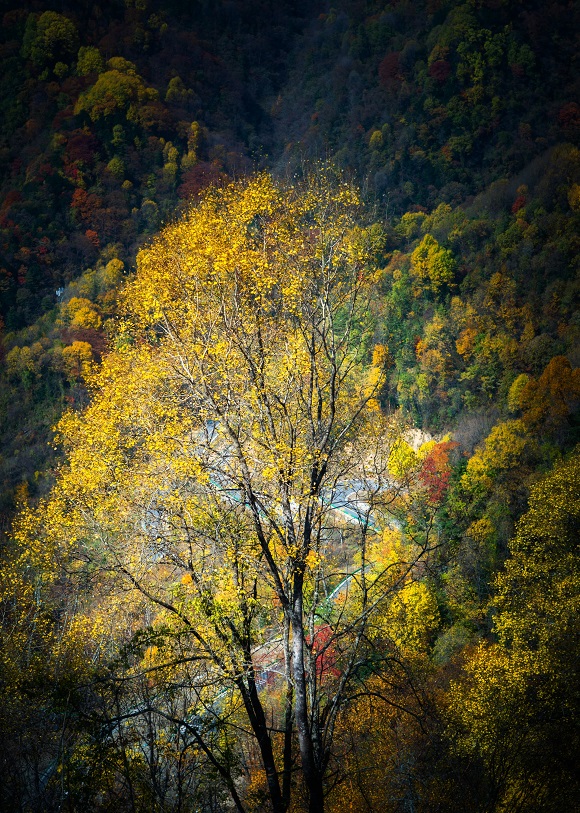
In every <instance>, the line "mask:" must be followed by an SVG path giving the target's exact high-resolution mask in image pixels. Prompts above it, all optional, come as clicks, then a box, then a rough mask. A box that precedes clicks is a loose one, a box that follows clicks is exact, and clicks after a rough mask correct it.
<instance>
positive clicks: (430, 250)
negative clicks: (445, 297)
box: [411, 234, 455, 294]
mask: <svg viewBox="0 0 580 813" xmlns="http://www.w3.org/2000/svg"><path fill="white" fill-rule="evenodd" d="M454 269H455V260H454V259H453V254H452V252H451V251H450V250H449V249H446V248H443V247H442V246H440V245H439V243H438V242H437V240H435V238H434V237H432V236H431V235H430V234H426V235H425V236H424V237H423V239H422V240H421V242H420V243H419V245H418V246H417V248H416V249H415V250H414V251H413V253H412V254H411V272H412V274H413V275H414V276H415V277H416V278H417V279H418V280H419V281H420V282H421V283H425V284H426V285H427V286H428V287H430V289H431V290H432V291H433V293H435V294H437V293H438V292H439V290H440V289H441V288H442V287H443V286H444V285H450V284H451V283H452V282H453V274H454Z"/></svg>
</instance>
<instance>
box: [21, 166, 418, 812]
mask: <svg viewBox="0 0 580 813" xmlns="http://www.w3.org/2000/svg"><path fill="white" fill-rule="evenodd" d="M360 216H361V204H360V201H359V197H358V194H357V192H356V190H354V189H353V188H352V187H351V186H350V185H348V184H346V183H344V182H342V181H341V180H340V179H336V178H332V177H331V176H330V175H329V174H328V173H324V172H323V173H319V174H317V175H315V176H314V177H312V178H310V179H309V180H308V181H307V182H304V183H303V184H302V185H299V186H296V187H289V186H281V185H277V184H276V183H274V182H273V180H272V179H271V178H270V177H269V176H267V175H259V176H257V177H255V178H253V179H251V180H250V181H247V182H243V183H236V184H233V185H230V186H227V187H225V188H222V189H213V190H210V191H209V192H208V193H207V194H206V196H205V197H204V199H203V200H202V201H201V203H200V204H199V205H198V206H197V207H195V208H192V209H191V210H190V211H189V212H188V213H187V214H186V215H184V216H183V217H182V218H181V219H180V220H179V221H177V222H176V223H175V224H173V225H171V226H169V227H167V228H166V229H165V230H164V231H163V232H162V233H161V234H160V235H159V236H158V237H157V238H156V239H155V240H153V241H152V242H151V244H150V245H149V246H147V247H146V248H144V249H143V250H142V251H141V252H140V254H139V256H138V261H137V266H138V268H137V274H136V276H135V278H134V279H133V280H132V281H131V282H130V283H129V284H128V286H127V288H126V290H125V293H124V308H125V317H124V321H123V323H122V325H121V326H120V329H119V334H118V336H117V350H115V351H114V352H112V353H111V354H110V355H109V356H108V357H107V358H106V359H105V360H104V363H103V365H102V367H101V369H100V370H99V371H97V372H96V373H94V374H92V378H91V380H90V386H91V389H92V393H93V398H92V403H91V405H90V406H89V407H88V408H87V410H85V411H84V412H82V413H70V414H67V415H66V416H65V417H64V418H63V419H62V421H61V422H60V425H59V429H58V431H59V436H60V439H61V441H62V443H63V445H64V448H65V451H66V453H67V455H68V463H67V465H66V466H65V467H64V468H63V470H62V472H61V474H60V477H59V478H58V481H57V484H56V486H55V488H54V489H53V492H52V494H51V495H50V496H49V497H48V499H47V500H46V501H45V502H43V504H42V505H41V507H40V510H39V511H38V513H37V515H36V529H35V534H36V535H37V536H40V537H45V538H51V539H52V540H54V539H58V540H59V544H61V545H63V544H65V546H66V547H67V550H68V551H69V553H68V554H67V555H68V556H70V557H71V558H72V560H73V561H76V562H77V565H76V567H77V568H78V569H79V570H80V571H84V570H86V568H87V567H90V568H91V569H92V571H95V570H96V571H98V572H100V573H102V574H103V576H102V578H101V579H100V580H99V582H100V584H101V587H100V588H98V589H97V588H95V591H94V592H93V594H92V597H91V598H87V602H90V601H93V602H95V603H98V604H99V606H100V607H101V611H102V608H103V606H106V607H109V608H110V615H111V618H116V619H118V621H117V631H118V635H119V637H120V639H121V640H124V641H125V642H127V643H128V644H129V643H131V642H133V644H134V646H133V648H132V649H131V648H129V649H130V651H131V652H132V656H131V658H129V657H128V656H127V657H126V658H125V661H124V664H125V665H124V670H125V671H124V673H123V680H124V683H123V685H124V686H126V685H127V684H128V682H129V681H130V680H131V679H134V680H135V681H137V680H141V681H143V676H147V679H146V681H145V683H144V684H143V685H145V689H146V691H144V695H143V697H142V699H141V701H140V705H139V704H138V703H137V701H136V700H135V694H134V693H131V694H130V697H131V700H130V701H129V700H127V701H120V700H118V697H119V695H118V694H117V703H118V705H119V713H118V721H119V722H118V724H117V725H118V728H117V729H115V728H113V729H112V731H113V733H112V734H111V736H115V731H116V732H117V736H118V732H119V731H120V730H121V728H120V726H121V722H120V721H121V720H124V721H128V720H134V719H136V718H138V716H139V715H140V714H141V715H149V717H148V719H150V718H151V715H154V716H155V715H156V716H157V719H163V720H165V721H167V722H168V723H171V724H174V725H177V729H176V730H177V734H176V736H177V737H178V738H179V737H187V738H188V743H189V745H188V747H189V748H190V750H194V749H197V750H198V751H200V753H203V754H204V755H205V758H206V759H207V761H208V765H209V766H210V768H211V769H212V770H213V771H214V773H215V774H216V776H217V777H219V778H220V779H221V781H222V782H223V785H224V787H226V788H227V791H228V792H229V794H230V795H231V798H232V800H233V802H234V804H235V806H236V808H237V809H238V810H244V809H251V807H247V805H252V804H255V802H251V801H250V802H247V803H246V802H245V801H244V798H243V797H244V784H243V782H242V781H241V779H240V773H239V768H238V767H236V763H235V761H232V759H231V757H230V756H229V754H231V749H230V746H229V745H228V743H229V742H230V740H228V737H230V739H231V731H237V732H238V734H237V736H239V737H242V739H244V742H245V743H246V745H245V750H246V753H247V754H249V757H248V758H249V759H250V760H254V761H255V762H256V763H257V764H260V765H261V767H262V769H263V775H264V776H265V787H266V793H267V795H268V797H269V800H270V801H269V804H270V806H271V809H272V810H274V811H277V812H278V811H286V810H288V808H289V806H290V803H291V796H292V793H293V792H294V791H296V792H297V793H298V794H302V793H303V794H304V796H305V798H307V799H308V802H307V805H308V809H309V810H310V811H317V813H319V812H320V811H322V810H323V809H324V795H325V779H326V777H327V775H328V772H329V765H331V761H332V758H333V750H332V746H333V733H334V729H335V725H336V722H337V719H338V716H339V715H340V714H341V713H342V712H343V710H344V709H345V707H346V705H347V701H348V698H349V696H350V695H351V694H352V692H351V688H352V685H353V683H356V684H357V685H359V684H360V682H361V678H360V675H361V670H363V666H362V665H364V663H366V661H367V660H368V652H369V647H371V646H372V644H371V643H370V639H369V637H368V636H367V635H366V630H367V629H368V625H369V623H370V621H371V619H372V618H373V617H374V614H375V613H377V612H378V611H379V610H381V609H382V608H383V607H384V606H385V602H388V601H389V599H390V597H391V596H392V594H393V592H395V591H397V590H398V589H399V588H400V587H402V586H403V585H404V584H405V585H407V584H408V581H409V575H410V574H412V572H413V569H414V568H415V567H416V564H417V561H418V560H419V559H420V558H422V557H424V556H425V555H426V554H427V552H428V550H429V548H430V546H431V544H432V542H431V528H432V524H431V523H430V522H426V523H425V524H424V526H421V527H419V525H420V523H419V525H417V530H416V534H415V535H414V536H413V538H411V536H412V535H409V534H408V535H407V538H406V544H405V549H404V552H403V554H402V558H401V562H400V563H394V562H392V561H390V560H389V559H388V557H386V558H385V563H384V566H382V567H380V566H377V565H376V563H371V562H370V561H369V550H370V549H372V545H369V539H371V538H374V537H376V536H377V532H379V531H380V530H381V529H382V527H384V526H385V523H387V521H388V520H387V516H388V512H389V510H392V509H393V508H394V506H396V505H398V504H400V505H401V513H402V515H405V513H406V508H405V503H406V502H408V500H409V499H410V497H409V477H407V475H406V470H405V471H401V472H398V473H397V479H396V480H391V479H390V477H389V473H388V461H389V458H390V456H391V454H392V449H393V443H395V441H397V438H398V437H399V434H400V432H399V430H398V428H397V427H396V425H395V423H394V422H393V421H391V420H389V419H387V417H385V416H384V415H383V414H382V413H381V411H380V409H379V407H378V401H377V396H378V394H379V391H380V388H381V387H382V385H383V374H382V372H381V371H380V370H379V371H377V370H378V368H377V365H375V367H372V365H371V359H372V336H373V325H372V319H371V309H370V306H369V302H370V298H371V296H372V294H373V285H374V283H375V271H374V267H373V263H372V259H373V254H374V253H376V251H377V247H378V244H379V243H380V240H381V235H380V232H379V231H377V229H376V228H372V227H371V228H369V229H365V228H361V227H360V226H359V225H358V222H359V220H360ZM383 366H384V365H383ZM375 368H376V369H375ZM381 369H382V367H381ZM397 442H398V441H397ZM411 471H412V472H415V469H414V468H412V470H411ZM415 473H416V472H415ZM371 564H372V565H373V566H372V567H371ZM135 641H137V643H139V645H140V646H141V650H139V647H138V646H137V644H136V643H135ZM127 651H129V650H127ZM139 652H141V654H139ZM363 671H364V670H363ZM367 671H368V669H367ZM184 687H187V691H185V688H184ZM176 697H179V698H181V700H179V701H177V700H176V699H175V698H176ZM184 698H187V699H184ZM124 724H125V723H124ZM228 731H229V732H230V733H229V734H228ZM224 738H225V739H224ZM297 766H299V768H300V770H299V771H297V770H296V768H297Z"/></svg>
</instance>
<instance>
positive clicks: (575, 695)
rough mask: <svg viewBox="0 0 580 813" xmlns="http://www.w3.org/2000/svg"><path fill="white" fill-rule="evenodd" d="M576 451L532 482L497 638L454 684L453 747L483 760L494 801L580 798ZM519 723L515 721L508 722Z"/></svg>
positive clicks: (579, 458) (564, 804)
mask: <svg viewBox="0 0 580 813" xmlns="http://www.w3.org/2000/svg"><path fill="white" fill-rule="evenodd" d="M579 531H580V455H579V454H578V452H577V451H576V452H575V453H574V454H572V455H571V456H570V457H569V458H568V459H567V460H565V461H563V462H561V463H559V464H558V465H557V466H556V467H555V468H554V470H553V471H552V472H551V473H550V474H549V475H547V476H546V477H545V478H543V479H542V480H541V481H540V482H539V483H538V484H536V485H535V486H533V487H532V489H531V494H530V504H529V509H528V511H527V513H526V514H525V515H524V516H523V517H522V519H521V520H520V522H519V524H518V526H517V530H516V534H515V536H514V538H513V540H512V541H511V543H510V549H511V557H510V559H509V560H508V561H507V563H506V567H505V570H504V571H503V572H502V573H501V574H500V575H499V576H498V578H497V582H496V584H497V596H496V598H495V599H494V600H493V607H494V611H495V613H496V614H495V616H494V627H495V630H496V633H497V636H498V643H497V644H494V645H492V646H491V647H482V648H481V649H480V650H479V651H478V652H476V653H475V655H474V656H473V657H472V658H471V659H470V660H469V661H468V663H467V666H466V673H465V676H464V677H463V679H462V680H461V681H460V682H456V683H455V684H454V686H453V687H452V690H451V698H450V701H451V717H452V720H453V723H452V725H453V726H457V727H458V728H457V729H452V730H451V732H450V734H451V736H453V737H456V747H457V748H458V749H460V750H461V751H463V752H466V753H469V754H471V755H474V756H477V757H479V758H480V759H481V760H482V762H483V764H484V766H485V770H486V771H487V772H488V778H489V791H488V792H489V793H490V796H491V795H492V794H495V796H496V797H497V798H498V802H497V803H496V804H498V806H499V807H498V808H496V809H513V806H514V805H515V804H516V800H517V804H518V807H519V809H521V810H526V811H559V810H562V809H568V810H571V809H573V808H574V807H575V806H576V805H577V804H578V801H579V800H580V787H579V785H578V779H577V776H576V775H575V773H576V772H575V765H576V763H577V759H578V755H579V753H580V740H579V738H578V729H577V725H576V716H577V714H578V709H579V708H580V694H579V692H578V679H577V678H578V669H579V665H580V664H579V661H578V648H577V646H575V643H574V642H575V640H576V637H577V628H578V627H577V624H578V622H577V619H578V612H579V610H580V570H579V568H578V551H577V547H578V533H579ZM515 721H517V725H514V722H515Z"/></svg>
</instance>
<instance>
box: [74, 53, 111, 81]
mask: <svg viewBox="0 0 580 813" xmlns="http://www.w3.org/2000/svg"><path fill="white" fill-rule="evenodd" d="M104 67H105V62H104V60H103V57H102V56H101V52H100V51H99V49H98V48H95V47H94V46H92V45H82V46H81V47H80V48H79V52H78V55H77V73H78V75H79V76H86V75H87V74H90V73H101V71H102V70H103V69H104Z"/></svg>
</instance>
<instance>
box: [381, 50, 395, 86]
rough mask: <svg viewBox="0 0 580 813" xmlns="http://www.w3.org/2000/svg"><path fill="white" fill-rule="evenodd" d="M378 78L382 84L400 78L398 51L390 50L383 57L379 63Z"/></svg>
mask: <svg viewBox="0 0 580 813" xmlns="http://www.w3.org/2000/svg"><path fill="white" fill-rule="evenodd" d="M379 79H380V80H381V83H382V84H383V85H388V84H389V83H390V82H392V81H393V80H395V79H400V75H399V51H392V52H391V53H390V54H387V55H386V56H385V57H384V58H383V60H382V61H381V63H380V65H379Z"/></svg>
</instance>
